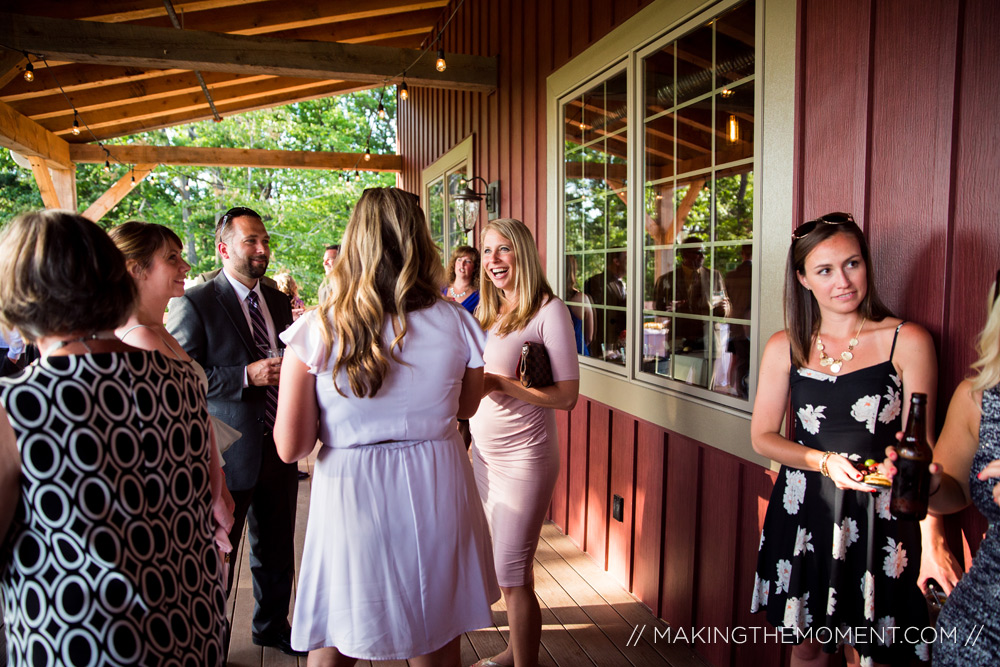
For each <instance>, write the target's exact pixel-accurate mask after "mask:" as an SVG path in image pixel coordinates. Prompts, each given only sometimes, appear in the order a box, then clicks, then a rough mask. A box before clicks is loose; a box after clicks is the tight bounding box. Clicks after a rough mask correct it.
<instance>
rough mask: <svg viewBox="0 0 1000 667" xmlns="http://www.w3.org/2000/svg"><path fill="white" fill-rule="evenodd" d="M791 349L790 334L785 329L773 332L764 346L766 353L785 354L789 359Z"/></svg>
mask: <svg viewBox="0 0 1000 667" xmlns="http://www.w3.org/2000/svg"><path fill="white" fill-rule="evenodd" d="M791 350H792V346H791V343H789V342H788V334H787V333H786V332H785V330H784V329H782V330H780V331H776V332H774V333H773V334H771V337H770V338H768V339H767V344H766V345H765V346H764V354H772V355H773V354H783V355H784V356H785V357H786V358H789V359H790V357H789V355H790V354H791Z"/></svg>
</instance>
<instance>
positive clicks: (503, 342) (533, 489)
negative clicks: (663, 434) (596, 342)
mask: <svg viewBox="0 0 1000 667" xmlns="http://www.w3.org/2000/svg"><path fill="white" fill-rule="evenodd" d="M482 248H483V279H482V281H481V282H482V300H481V301H480V303H479V310H478V311H477V317H478V318H479V322H480V324H482V326H483V328H484V329H486V331H487V332H488V338H487V341H486V353H485V354H484V358H485V360H486V375H485V381H484V387H483V402H482V405H480V407H479V412H478V413H477V414H476V416H475V417H474V418H473V419H472V423H471V427H472V443H473V446H472V457H473V468H474V469H475V471H476V483H477V484H478V485H479V496H480V497H481V498H482V499H483V505H484V506H485V507H486V516H487V517H488V518H489V521H490V531H491V532H492V536H493V557H494V560H495V561H496V566H497V579H498V581H499V583H500V590H501V591H502V592H503V597H504V601H505V602H506V604H507V617H508V620H509V625H510V642H508V644H507V649H506V650H505V651H504V652H503V653H501V654H500V655H497V656H494V657H492V658H484V659H483V660H480V661H479V662H478V663H477V665H480V666H482V667H496V665H501V666H504V665H516V667H533V666H534V665H537V664H538V649H539V646H540V643H541V636H542V618H541V610H540V608H539V605H538V598H537V597H535V588H534V584H535V576H534V560H535V549H536V548H537V547H538V539H539V536H540V534H541V529H542V522H543V521H544V520H545V513H546V511H547V510H548V507H549V504H550V503H551V502H552V491H553V489H554V488H555V482H556V477H557V476H558V474H559V447H558V442H557V437H556V424H555V413H554V410H571V409H572V408H573V406H574V405H576V400H577V396H578V394H579V390H580V362H579V360H578V359H577V356H576V346H575V345H574V344H573V323H572V321H571V319H570V315H569V311H568V310H567V308H566V306H565V304H564V303H563V302H562V301H561V300H559V299H558V298H556V297H555V295H554V294H553V293H552V288H550V287H549V284H548V281H546V279H545V272H544V271H543V270H542V263H541V260H540V259H539V257H538V249H537V248H536V247H535V240H534V239H533V238H532V237H531V232H530V231H528V228H527V227H526V226H525V225H524V223H523V222H521V221H520V220H514V219H511V218H506V219H501V220H494V221H492V222H490V223H489V224H487V225H486V226H485V227H484V228H483V236H482ZM526 342H535V343H542V344H543V345H544V346H545V350H546V352H547V353H548V356H549V360H550V363H551V367H552V379H553V382H554V384H551V385H549V386H546V387H531V388H527V387H524V386H522V385H521V383H520V381H519V380H517V379H515V378H514V371H515V369H516V368H517V367H518V362H519V361H520V356H521V347H522V345H523V344H524V343H526Z"/></svg>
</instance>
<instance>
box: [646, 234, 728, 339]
mask: <svg viewBox="0 0 1000 667" xmlns="http://www.w3.org/2000/svg"><path fill="white" fill-rule="evenodd" d="M704 242H705V239H704V238H702V237H700V236H696V235H694V234H692V235H690V236H688V237H687V238H685V239H684V240H683V241H681V243H680V244H679V245H678V247H677V254H678V256H679V258H680V261H679V263H678V265H677V266H676V267H675V268H673V269H671V270H670V271H667V272H666V273H664V274H663V275H661V276H660V277H659V278H657V279H656V283H655V284H654V287H653V300H654V306H655V308H656V310H664V311H669V312H674V313H678V314H682V315H714V316H716V317H726V316H728V315H729V309H730V304H729V297H728V296H727V294H726V284H725V282H724V281H723V279H722V274H721V273H720V272H719V271H717V270H715V269H708V268H706V267H705V250H704V248H703V246H702V244H703V243H704ZM710 326H711V325H710V324H709V323H706V322H705V320H696V319H689V318H686V317H677V318H674V320H673V329H674V341H675V342H674V349H675V350H678V351H683V352H691V351H698V350H704V349H705V347H706V345H705V338H706V336H705V332H706V329H708V327H710Z"/></svg>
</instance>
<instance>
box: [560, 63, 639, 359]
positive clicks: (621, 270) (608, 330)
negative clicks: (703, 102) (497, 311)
mask: <svg viewBox="0 0 1000 667" xmlns="http://www.w3.org/2000/svg"><path fill="white" fill-rule="evenodd" d="M627 83H628V77H627V76H626V74H625V72H624V71H621V72H619V73H618V74H615V75H613V76H611V77H610V78H608V79H606V80H604V81H601V82H600V83H597V84H596V85H593V86H592V87H590V88H589V89H587V90H585V91H583V92H581V93H580V94H579V95H576V96H574V97H573V98H571V99H568V100H566V101H565V102H564V104H563V116H564V120H565V123H564V126H565V130H564V131H565V142H564V145H565V156H564V157H565V169H566V171H565V175H566V177H565V187H564V190H563V191H564V194H565V202H566V207H565V224H564V230H565V248H566V290H567V295H566V300H567V303H569V304H570V309H571V312H573V317H574V320H575V321H576V323H577V324H576V326H577V329H578V332H577V353H579V354H583V355H585V356H594V357H597V358H599V359H603V360H605V361H607V362H608V363H613V364H618V365H624V364H625V342H626V338H625V337H626V330H627V324H628V322H627V315H628V312H627V308H626V299H625V295H626V283H627V280H628V278H627V276H626V270H625V269H626V267H627V259H626V256H627V251H626V244H627V242H628V216H627V211H628V206H627V200H628V188H627V185H628V155H627V154H628V88H627Z"/></svg>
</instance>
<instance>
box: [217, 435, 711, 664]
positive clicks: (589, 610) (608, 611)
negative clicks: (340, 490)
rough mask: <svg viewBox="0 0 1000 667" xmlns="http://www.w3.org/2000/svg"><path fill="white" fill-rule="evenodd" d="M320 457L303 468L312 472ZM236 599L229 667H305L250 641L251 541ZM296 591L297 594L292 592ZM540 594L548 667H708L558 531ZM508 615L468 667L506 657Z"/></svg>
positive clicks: (242, 558)
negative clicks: (641, 629)
mask: <svg viewBox="0 0 1000 667" xmlns="http://www.w3.org/2000/svg"><path fill="white" fill-rule="evenodd" d="M315 457H316V452H313V454H312V455H310V456H309V457H308V458H307V459H304V460H303V461H300V462H299V468H300V469H302V470H307V471H309V472H310V473H311V472H312V470H313V464H314V463H315ZM311 482H312V478H309V479H307V480H303V481H301V482H299V496H298V506H297V509H296V519H295V557H296V563H299V562H301V558H302V546H303V542H304V539H305V529H306V520H307V518H308V515H309V492H310V488H311ZM233 565H234V567H236V568H237V571H236V578H235V583H234V586H233V594H232V595H230V599H229V601H228V605H227V611H228V614H229V619H230V621H231V623H232V627H233V637H232V640H231V642H230V647H229V663H228V664H229V665H230V667H258V666H259V667H305V664H306V660H305V658H298V659H296V658H293V657H289V656H286V655H283V654H282V653H280V652H278V651H277V650H275V649H271V648H265V649H261V647H259V646H254V644H253V643H252V641H251V639H250V618H251V615H252V613H253V587H252V584H251V580H250V565H249V556H248V553H247V539H246V534H245V532H244V536H243V543H242V544H241V545H240V555H239V559H238V561H234V563H233ZM294 590H295V589H293V591H294ZM535 590H536V592H537V594H538V598H539V604H540V605H541V610H542V648H541V651H540V652H539V665H541V666H542V667H581V666H582V667H586V666H588V665H592V666H596V667H618V666H619V665H620V666H621V667H646V666H654V667H655V666H659V665H662V666H665V667H706V664H705V662H704V661H703V660H701V659H700V658H699V657H698V656H697V655H696V654H695V653H694V652H693V651H692V650H691V649H690V647H688V646H686V645H682V644H670V643H667V642H665V641H659V642H654V641H653V640H652V637H653V632H652V629H653V628H661V629H662V628H664V627H665V623H664V622H663V621H660V620H658V619H657V618H656V617H654V616H653V615H652V614H651V613H650V612H649V610H648V609H647V608H646V607H645V606H644V605H642V604H641V603H639V602H637V601H636V600H635V599H634V598H633V597H632V596H631V595H630V594H629V593H627V592H626V591H624V590H623V589H622V588H621V587H620V586H619V585H618V583H617V582H616V581H615V580H614V579H613V578H612V577H611V576H610V575H608V574H607V572H605V571H604V570H602V569H601V568H600V567H599V566H598V565H597V564H596V563H595V562H594V561H593V560H592V559H591V558H590V557H589V556H587V555H586V554H584V553H582V552H581V551H580V549H579V548H577V547H576V545H574V544H573V543H572V541H571V540H570V539H569V538H568V537H566V536H565V535H563V534H562V533H561V532H560V531H559V529H558V528H556V527H555V525H553V524H551V523H548V524H546V525H545V527H544V528H543V529H542V539H541V541H540V542H539V546H538V552H537V553H536V554H535ZM642 625H645V626H647V627H648V630H647V631H646V632H645V633H644V634H643V635H642V639H641V640H640V641H639V642H638V644H639V645H638V646H633V645H627V644H628V643H629V640H630V639H631V638H632V632H633V630H634V629H635V628H636V626H642ZM509 636H510V632H509V628H508V626H507V610H506V607H505V606H504V603H503V600H500V601H499V602H497V603H496V604H495V605H493V625H491V626H489V627H486V628H482V629H480V630H476V631H474V632H468V633H466V634H465V635H463V636H462V640H461V649H462V664H463V665H471V664H472V663H474V662H475V661H477V660H479V659H480V658H489V657H492V656H494V655H497V654H498V653H500V652H502V651H503V650H504V649H505V648H506V646H507V641H508V639H509ZM357 664H358V666H359V667H407V666H408V664H409V663H408V662H407V661H405V660H390V661H367V660H359V661H358V663H357Z"/></svg>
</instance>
